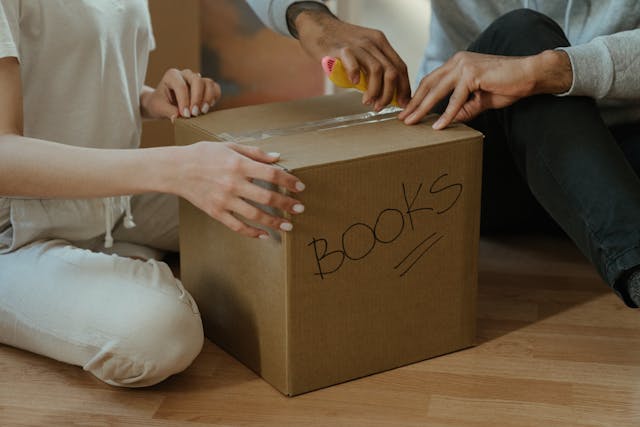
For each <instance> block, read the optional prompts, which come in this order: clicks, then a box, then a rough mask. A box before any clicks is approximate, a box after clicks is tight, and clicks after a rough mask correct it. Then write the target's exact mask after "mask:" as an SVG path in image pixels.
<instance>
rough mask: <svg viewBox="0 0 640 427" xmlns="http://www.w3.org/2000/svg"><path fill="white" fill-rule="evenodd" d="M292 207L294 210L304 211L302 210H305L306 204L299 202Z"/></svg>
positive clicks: (296, 211)
mask: <svg viewBox="0 0 640 427" xmlns="http://www.w3.org/2000/svg"><path fill="white" fill-rule="evenodd" d="M292 209H293V211H294V212H295V213H302V212H304V205H303V204H301V203H297V204H295V205H293V208H292Z"/></svg>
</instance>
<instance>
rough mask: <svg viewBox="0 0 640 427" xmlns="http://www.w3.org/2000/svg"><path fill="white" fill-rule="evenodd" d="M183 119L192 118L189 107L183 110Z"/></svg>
mask: <svg viewBox="0 0 640 427" xmlns="http://www.w3.org/2000/svg"><path fill="white" fill-rule="evenodd" d="M182 117H184V118H187V119H188V118H189V117H191V114H189V109H188V108H187V107H185V108H184V110H182Z"/></svg>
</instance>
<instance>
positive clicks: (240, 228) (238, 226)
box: [228, 221, 246, 233]
mask: <svg viewBox="0 0 640 427" xmlns="http://www.w3.org/2000/svg"><path fill="white" fill-rule="evenodd" d="M228 227H229V228H230V229H231V231H235V232H236V233H243V232H245V228H246V226H245V225H244V224H242V223H240V222H235V221H234V222H232V223H231V224H229V225H228Z"/></svg>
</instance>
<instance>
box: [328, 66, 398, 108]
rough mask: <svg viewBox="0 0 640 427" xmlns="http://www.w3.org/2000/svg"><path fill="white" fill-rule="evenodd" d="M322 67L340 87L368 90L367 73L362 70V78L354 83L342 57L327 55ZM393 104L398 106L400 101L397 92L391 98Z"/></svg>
mask: <svg viewBox="0 0 640 427" xmlns="http://www.w3.org/2000/svg"><path fill="white" fill-rule="evenodd" d="M322 69H323V70H324V72H325V74H326V75H327V77H329V80H331V81H332V82H333V84H335V85H336V86H338V87H342V88H355V89H358V90H359V91H360V92H364V91H366V90H367V76H366V74H365V73H364V72H363V71H362V70H360V80H359V81H358V83H356V84H354V83H353V82H352V81H351V79H350V78H349V76H348V75H347V71H346V70H345V69H344V66H343V65H342V62H341V61H340V58H332V57H330V56H325V57H324V58H322ZM391 105H393V106H396V107H397V106H398V101H397V99H396V93H394V94H393V99H392V100H391Z"/></svg>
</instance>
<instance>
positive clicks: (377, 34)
mask: <svg viewBox="0 0 640 427" xmlns="http://www.w3.org/2000/svg"><path fill="white" fill-rule="evenodd" d="M371 38H372V39H373V40H375V41H376V42H378V43H383V42H386V41H387V37H386V36H385V35H384V33H383V32H382V31H380V30H374V31H373V32H372V34H371Z"/></svg>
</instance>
